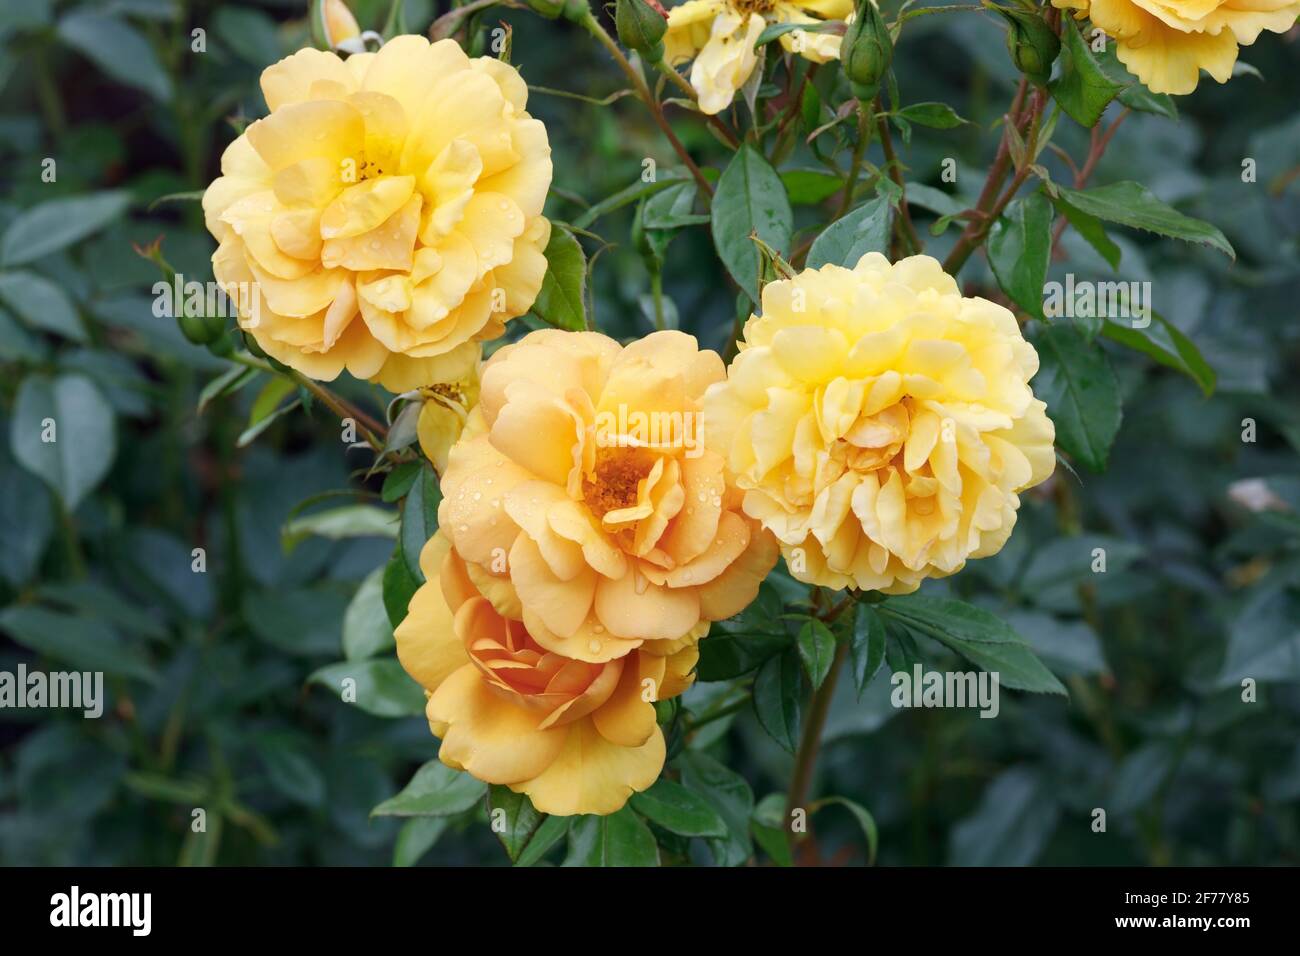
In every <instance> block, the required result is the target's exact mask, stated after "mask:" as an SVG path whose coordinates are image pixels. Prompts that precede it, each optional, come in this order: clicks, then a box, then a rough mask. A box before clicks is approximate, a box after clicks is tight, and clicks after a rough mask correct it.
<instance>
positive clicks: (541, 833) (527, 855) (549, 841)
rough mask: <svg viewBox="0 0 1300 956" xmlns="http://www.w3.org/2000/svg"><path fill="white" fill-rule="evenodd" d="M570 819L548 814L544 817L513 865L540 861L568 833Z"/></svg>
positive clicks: (531, 863)
mask: <svg viewBox="0 0 1300 956" xmlns="http://www.w3.org/2000/svg"><path fill="white" fill-rule="evenodd" d="M570 819H571V818H570V817H550V816H548V817H547V818H546V819H544V820H543V821H542V825H541V826H539V827H538V828H537V830H536V832H535V833H533V838H532V839H531V840H529V841H528V845H527V846H525V847H524V848H523V850H522V851H521V852H520V854H519V859H518V860H516V861H515V866H533V865H535V864H537V863H540V862H541V860H542V858H543V857H544V856H546V854H547V853H548V852H550V850H551V848H552V847H553V846H555V844H557V843H559V842H560V841H561V840H563V839H564V837H565V836H566V835H567V834H568V832H569V820H570Z"/></svg>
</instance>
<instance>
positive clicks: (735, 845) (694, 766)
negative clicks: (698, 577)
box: [676, 641, 754, 866]
mask: <svg viewBox="0 0 1300 956" xmlns="http://www.w3.org/2000/svg"><path fill="white" fill-rule="evenodd" d="M705 643H706V644H707V643H708V642H707V641H706V642H705ZM676 765H677V767H678V769H679V770H680V771H681V777H682V786H684V787H686V789H688V790H690V791H692V792H694V793H697V794H699V795H700V796H701V797H703V798H704V799H705V800H706V801H707V802H708V803H709V804H710V805H711V806H712V807H713V809H714V810H716V811H717V812H718V816H720V817H722V819H723V821H724V822H725V823H726V824H727V837H726V838H725V839H721V840H709V849H710V851H711V852H712V853H713V858H714V861H715V862H716V863H717V864H718V865H719V866H740V865H742V864H743V863H745V861H747V860H748V859H749V858H750V856H752V855H753V852H754V850H753V844H752V842H751V840H750V829H749V824H750V815H751V814H752V813H753V811H754V791H753V790H751V789H750V786H749V782H748V781H747V780H745V778H744V777H742V776H741V775H740V774H738V773H736V772H735V771H734V770H732V769H730V768H729V767H726V766H724V765H723V764H721V763H719V762H718V761H717V760H715V759H714V758H712V757H710V756H709V755H708V754H705V753H699V752H696V751H687V752H686V753H684V754H682V755H681V756H680V757H678V758H677V763H676Z"/></svg>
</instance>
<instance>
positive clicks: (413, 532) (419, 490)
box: [400, 463, 442, 581]
mask: <svg viewBox="0 0 1300 956" xmlns="http://www.w3.org/2000/svg"><path fill="white" fill-rule="evenodd" d="M441 501H442V490H441V488H440V487H439V486H438V473H437V472H436V471H434V470H433V466H432V465H430V464H427V463H426V464H425V465H424V466H423V467H422V468H421V469H420V476H419V478H417V479H416V480H415V482H414V483H413V484H412V485H411V490H410V491H409V492H407V495H406V500H405V501H403V502H402V530H401V539H400V540H401V548H402V559H403V560H404V561H405V562H406V570H407V571H408V572H409V573H410V576H411V578H412V579H414V580H416V581H423V580H424V573H423V572H422V571H421V570H420V552H421V551H423V550H424V546H425V544H426V543H427V542H428V540H429V539H430V538H432V537H433V536H434V533H435V532H437V530H438V504H439V503H440V502H441Z"/></svg>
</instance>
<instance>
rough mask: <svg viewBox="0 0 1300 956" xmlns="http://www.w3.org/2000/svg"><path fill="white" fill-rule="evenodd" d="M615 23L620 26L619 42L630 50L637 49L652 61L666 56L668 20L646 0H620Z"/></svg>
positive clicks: (655, 61)
mask: <svg viewBox="0 0 1300 956" xmlns="http://www.w3.org/2000/svg"><path fill="white" fill-rule="evenodd" d="M614 25H615V26H617V27H618V39H619V42H621V43H622V44H623V45H624V46H625V47H627V48H628V49H629V50H635V51H636V52H637V53H640V54H641V55H642V56H643V57H644V58H645V59H646V60H648V61H649V62H651V63H658V62H659V61H660V60H662V59H663V58H664V44H663V38H664V33H665V32H667V30H668V20H667V18H666V17H665V16H664V15H663V14H662V13H660V12H659V11H658V10H656V9H655V8H654V7H652V6H651V5H650V4H648V3H646V0H618V6H617V7H616V8H615V10H614Z"/></svg>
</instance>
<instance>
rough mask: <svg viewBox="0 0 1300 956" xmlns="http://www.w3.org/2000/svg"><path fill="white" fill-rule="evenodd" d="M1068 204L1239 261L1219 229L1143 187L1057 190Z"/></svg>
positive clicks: (1121, 185)
mask: <svg viewBox="0 0 1300 956" xmlns="http://www.w3.org/2000/svg"><path fill="white" fill-rule="evenodd" d="M1056 188H1057V189H1058V190H1059V192H1060V195H1061V198H1063V199H1064V200H1065V201H1066V202H1067V203H1069V204H1070V205H1071V206H1073V207H1074V208H1076V209H1079V210H1081V211H1083V212H1086V213H1087V214H1088V215H1090V216H1096V217H1097V218H1098V219H1104V220H1105V221H1106V222H1117V223H1119V224H1120V225H1121V226H1131V227H1132V228H1134V229H1144V230H1146V231H1147V232H1154V233H1157V234H1159V235H1162V236H1168V237H1169V238H1171V239H1181V240H1183V241H1184V242H1198V243H1201V244H1202V245H1206V246H1210V247H1211V248H1214V249H1218V250H1219V251H1220V252H1222V253H1224V254H1225V255H1227V256H1228V257H1229V258H1231V259H1236V258H1237V253H1236V252H1235V251H1234V250H1233V248H1232V245H1231V243H1229V242H1228V240H1227V239H1226V238H1225V237H1224V235H1223V233H1222V232H1220V231H1219V230H1218V228H1217V227H1215V226H1213V225H1211V224H1210V223H1208V222H1205V221H1203V220H1201V219H1193V218H1192V217H1190V216H1184V215H1183V214H1182V213H1181V212H1179V211H1178V210H1177V209H1175V208H1174V207H1173V206H1170V205H1167V204H1166V203H1163V202H1161V201H1160V200H1159V199H1157V198H1156V197H1155V196H1154V195H1152V193H1151V191H1150V190H1149V189H1147V188H1146V187H1145V186H1143V185H1141V184H1140V183H1134V182H1122V183H1111V184H1110V185H1108V186H1097V187H1095V188H1093V189H1086V190H1079V189H1068V188H1066V187H1065V186H1058V187H1056Z"/></svg>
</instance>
